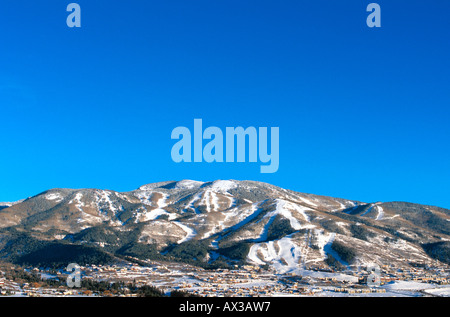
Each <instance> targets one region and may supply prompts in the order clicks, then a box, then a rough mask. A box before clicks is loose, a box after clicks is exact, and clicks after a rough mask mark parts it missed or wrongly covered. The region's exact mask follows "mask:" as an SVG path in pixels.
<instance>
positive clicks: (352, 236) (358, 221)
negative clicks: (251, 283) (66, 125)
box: [0, 180, 450, 272]
mask: <svg viewBox="0 0 450 317" xmlns="http://www.w3.org/2000/svg"><path fill="white" fill-rule="evenodd" d="M3 207H4V208H0V256H1V257H3V258H6V259H10V260H15V261H20V259H21V260H24V259H26V260H27V261H28V262H30V261H31V258H32V257H33V256H32V255H33V254H34V255H36V253H33V252H36V251H37V250H40V252H41V253H42V252H44V253H45V249H44V250H42V248H41V249H38V248H34V249H33V248H31V249H27V250H23V246H20V245H19V244H17V242H15V241H16V240H17V235H18V234H20V235H25V236H27V237H29V238H30V239H33V241H41V242H45V243H46V245H51V247H52V248H55V246H54V243H59V244H64V245H75V246H83V247H89V248H96V249H98V250H99V252H100V251H101V252H104V253H107V254H108V256H111V258H112V257H122V258H123V257H125V256H134V257H137V258H140V259H144V260H145V259H165V260H175V261H185V262H189V263H195V264H200V265H204V266H208V265H211V266H217V265H219V266H223V265H227V264H237V263H250V264H254V265H269V266H271V267H273V268H274V269H275V270H277V271H279V272H288V271H295V270H303V269H310V268H330V267H331V268H334V269H336V268H349V267H358V266H360V265H365V264H367V263H371V262H376V263H378V264H396V265H399V266H408V265H410V264H411V263H416V262H430V261H434V259H437V260H439V261H441V262H447V263H448V262H449V258H448V251H447V249H446V248H448V243H447V242H446V241H450V223H449V221H450V211H449V210H447V209H443V208H438V207H433V206H424V205H418V204H412V203H405V202H387V203H382V202H375V203H363V202H358V201H351V200H345V199H340V198H332V197H325V196H318V195H312V194H304V193H297V192H294V191H290V190H286V189H283V188H279V187H276V186H273V185H270V184H266V183H261V182H254V181H235V180H217V181H214V182H198V181H192V180H183V181H168V182H160V183H152V184H147V185H144V186H141V187H139V188H138V189H136V190H134V191H131V192H124V193H119V192H115V191H111V190H99V189H78V190H77V189H52V190H48V191H45V192H43V193H41V194H38V195H36V196H34V197H30V198H28V199H26V200H24V201H21V202H18V203H17V204H11V205H6V206H3ZM14 244H16V246H17V247H14ZM59 244H58V245H59ZM39 247H42V246H39ZM45 247H46V246H44V248H45ZM77 250H81V249H77ZM442 250H443V251H442ZM91 251H92V250H91V249H89V252H91ZM18 254H20V255H21V256H18ZM28 255H29V256H28ZM96 256H98V254H96ZM103 258H106V257H103ZM108 258H109V257H108Z"/></svg>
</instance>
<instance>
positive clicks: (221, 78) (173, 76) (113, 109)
mask: <svg viewBox="0 0 450 317" xmlns="http://www.w3.org/2000/svg"><path fill="white" fill-rule="evenodd" d="M69 3H70V1H66V2H65V1H61V0H57V1H56V0H46V1H31V0H24V1H8V2H6V3H3V4H2V6H1V7H0V48H1V49H0V114H1V118H2V122H1V125H0V148H1V150H2V155H1V156H0V175H1V177H0V201H13V200H18V199H22V198H26V197H29V196H32V195H35V194H37V193H39V192H42V191H44V190H46V189H49V188H55V187H67V188H87V187H89V188H103V189H113V190H118V191H128V190H133V189H135V188H137V187H138V186H140V185H143V184H146V183H150V182H156V181H163V180H180V179H196V180H202V181H209V180H214V179H238V180H243V179H251V180H259V181H265V182H269V183H272V184H275V185H278V186H282V187H285V188H288V189H292V190H297V191H301V192H307V193H315V194H321V195H329V196H334V197H341V198H347V199H355V200H360V201H366V202H372V201H399V200H400V201H410V202H417V203H424V204H431V205H438V206H442V207H447V208H450V195H449V189H450V163H449V162H450V160H449V158H450V149H449V146H448V144H449V136H450V125H449V119H450V110H449V106H450V89H449V87H450V58H449V56H450V19H449V12H450V2H449V1H447V0H434V1H431V2H430V1H425V0H421V1H418V0H413V1H405V0H396V1H377V3H379V4H380V6H381V9H382V15H381V19H382V27H381V28H377V29H372V28H368V27H367V26H366V17H367V15H368V13H367V12H366V6H367V5H368V4H369V3H370V2H369V1H363V0H351V1H331V0H327V1H320V0H319V1H302V0H284V1H273V0H271V1H269V0H258V1H256V0H252V1H250V0H249V1H243V0H240V1H237V0H227V1H207V0H202V1H200V0H192V1H185V0H167V1H141V0H131V1H126V2H125V1H103V0H89V1H86V0H85V1H82V0H79V1H77V3H79V4H80V6H81V10H82V13H81V18H82V27H81V28H80V29H71V28H68V27H67V26H66V17H67V15H68V14H69V13H68V12H66V6H67V5H68V4H69ZM195 118H201V119H203V125H204V127H208V126H218V127H220V128H223V129H224V128H225V127H227V126H230V127H236V126H243V127H248V126H255V127H260V126H262V127H279V128H280V168H279V170H278V172H277V173H274V174H261V173H260V171H259V167H260V163H215V164H208V163H190V164H188V163H185V164H183V163H182V164H176V163H174V162H173V161H172V160H171V156H170V151H171V147H172V145H173V144H174V141H173V140H171V138H170V134H171V131H172V130H173V129H174V128H175V127H177V126H187V127H193V120H194V119H195Z"/></svg>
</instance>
